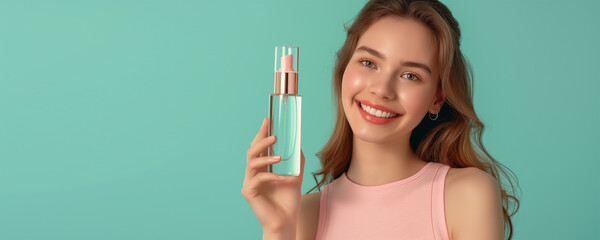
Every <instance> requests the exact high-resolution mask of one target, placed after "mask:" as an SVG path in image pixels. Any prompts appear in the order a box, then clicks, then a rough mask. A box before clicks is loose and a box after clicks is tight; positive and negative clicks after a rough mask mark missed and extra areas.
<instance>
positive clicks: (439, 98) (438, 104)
mask: <svg viewBox="0 0 600 240" xmlns="http://www.w3.org/2000/svg"><path fill="white" fill-rule="evenodd" d="M445 101H446V95H445V94H444V91H443V90H442V88H441V87H438V89H437V92H436V93H435V98H434V99H433V104H432V105H431V107H430V108H429V112H430V113H431V114H437V113H440V111H441V110H442V106H444V102H445Z"/></svg>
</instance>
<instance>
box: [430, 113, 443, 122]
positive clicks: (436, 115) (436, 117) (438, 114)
mask: <svg viewBox="0 0 600 240" xmlns="http://www.w3.org/2000/svg"><path fill="white" fill-rule="evenodd" d="M428 115H429V119H430V120H431V121H435V120H437V119H438V116H440V113H436V114H435V118H432V117H431V113H430V112H429V114H428Z"/></svg>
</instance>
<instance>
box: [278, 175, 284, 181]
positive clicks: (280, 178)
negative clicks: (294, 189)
mask: <svg viewBox="0 0 600 240" xmlns="http://www.w3.org/2000/svg"><path fill="white" fill-rule="evenodd" d="M277 178H279V180H285V177H284V176H279V177H277Z"/></svg>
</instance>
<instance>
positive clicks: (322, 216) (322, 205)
mask: <svg viewBox="0 0 600 240" xmlns="http://www.w3.org/2000/svg"><path fill="white" fill-rule="evenodd" d="M331 185H333V184H327V185H325V187H324V188H323V191H321V197H320V199H319V223H318V225H317V226H318V227H317V236H316V237H315V239H322V238H323V232H324V230H325V221H326V217H327V202H328V201H327V200H328V199H329V191H330V190H329V188H330V187H331Z"/></svg>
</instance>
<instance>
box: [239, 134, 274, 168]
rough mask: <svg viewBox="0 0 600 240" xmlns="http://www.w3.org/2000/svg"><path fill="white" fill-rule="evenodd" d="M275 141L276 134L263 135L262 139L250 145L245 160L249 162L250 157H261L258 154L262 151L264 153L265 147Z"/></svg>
mask: <svg viewBox="0 0 600 240" xmlns="http://www.w3.org/2000/svg"><path fill="white" fill-rule="evenodd" d="M276 141H277V137H276V136H270V137H265V138H263V139H260V140H259V141H257V142H256V143H255V144H254V145H252V146H250V148H248V152H247V154H246V161H247V162H248V163H250V162H251V161H252V159H255V158H258V157H263V156H260V154H261V153H264V154H265V155H266V153H267V147H268V146H270V145H273V143H275V142H276Z"/></svg>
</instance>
